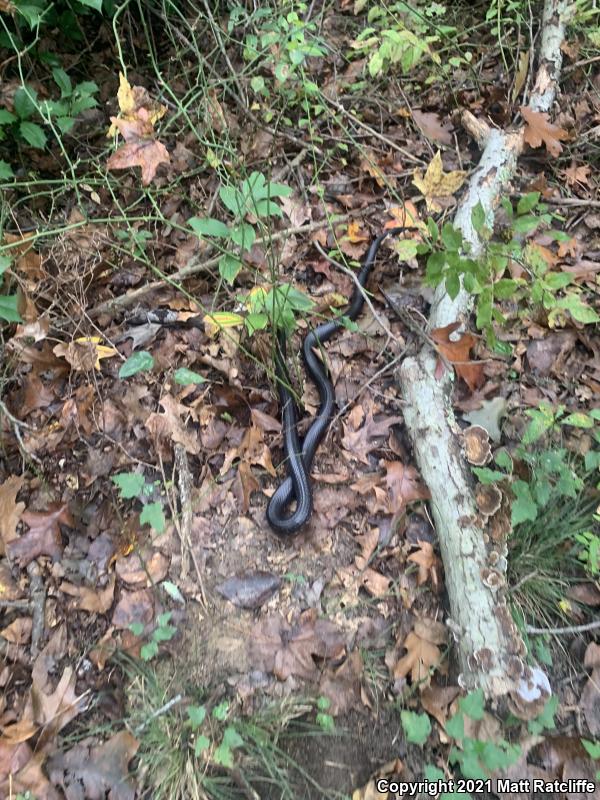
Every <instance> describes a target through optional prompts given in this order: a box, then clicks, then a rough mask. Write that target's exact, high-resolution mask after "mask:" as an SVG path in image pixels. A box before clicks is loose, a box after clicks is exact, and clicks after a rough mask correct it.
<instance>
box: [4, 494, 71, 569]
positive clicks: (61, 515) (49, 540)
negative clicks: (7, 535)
mask: <svg viewBox="0 0 600 800" xmlns="http://www.w3.org/2000/svg"><path fill="white" fill-rule="evenodd" d="M21 519H22V520H23V522H24V523H25V524H26V525H28V526H29V530H28V531H27V533H25V534H23V535H22V536H20V537H19V538H18V539H13V540H12V541H11V542H9V543H8V544H7V546H6V552H7V555H8V556H9V558H11V559H14V560H15V561H17V563H18V564H19V565H20V566H21V567H25V566H27V564H29V562H30V561H33V559H34V558H37V557H38V556H41V555H45V556H50V557H51V558H52V559H54V560H55V561H56V560H57V559H58V558H60V556H61V555H62V551H63V544H62V536H61V532H60V527H59V525H60V523H62V524H63V525H69V526H70V527H72V526H73V517H72V516H71V512H70V511H69V509H68V506H67V504H66V503H64V504H63V505H60V506H56V505H55V506H52V507H51V508H49V509H48V511H42V512H39V511H25V513H24V514H23V516H22V517H21Z"/></svg>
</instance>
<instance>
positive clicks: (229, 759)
mask: <svg viewBox="0 0 600 800" xmlns="http://www.w3.org/2000/svg"><path fill="white" fill-rule="evenodd" d="M213 761H214V762H215V764H219V765H220V766H221V767H225V768H226V769H231V768H232V767H233V753H232V752H231V750H230V749H229V748H228V747H227V746H226V745H225V744H224V743H223V742H221V744H220V745H219V746H218V747H217V749H216V750H215V752H214V753H213Z"/></svg>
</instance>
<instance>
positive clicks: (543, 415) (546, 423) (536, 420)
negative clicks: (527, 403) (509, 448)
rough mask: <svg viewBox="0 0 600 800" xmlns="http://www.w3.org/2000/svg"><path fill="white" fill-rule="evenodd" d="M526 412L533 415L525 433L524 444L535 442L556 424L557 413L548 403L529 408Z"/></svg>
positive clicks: (530, 415)
mask: <svg viewBox="0 0 600 800" xmlns="http://www.w3.org/2000/svg"><path fill="white" fill-rule="evenodd" d="M526 414H527V415H528V416H529V417H531V422H530V423H529V425H528V426H527V428H526V429H525V433H524V434H523V444H533V443H534V442H537V440H538V439H541V437H542V436H543V435H544V434H545V433H546V431H548V430H550V428H551V427H552V426H553V425H554V422H555V414H554V410H553V409H552V407H551V406H549V405H547V404H546V403H542V404H541V405H540V407H539V408H537V409H536V408H532V409H529V410H528V411H527V412H526Z"/></svg>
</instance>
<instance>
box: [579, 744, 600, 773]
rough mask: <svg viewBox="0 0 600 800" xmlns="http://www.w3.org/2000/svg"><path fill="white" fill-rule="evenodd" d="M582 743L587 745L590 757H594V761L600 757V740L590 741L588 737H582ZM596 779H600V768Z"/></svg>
mask: <svg viewBox="0 0 600 800" xmlns="http://www.w3.org/2000/svg"><path fill="white" fill-rule="evenodd" d="M581 744H582V745H583V746H584V747H585V749H586V751H587V752H588V754H589V756H590V758H593V759H594V761H598V760H599V759H600V742H590V741H589V740H588V739H582V740H581ZM596 780H597V781H600V769H599V770H598V771H597V772H596Z"/></svg>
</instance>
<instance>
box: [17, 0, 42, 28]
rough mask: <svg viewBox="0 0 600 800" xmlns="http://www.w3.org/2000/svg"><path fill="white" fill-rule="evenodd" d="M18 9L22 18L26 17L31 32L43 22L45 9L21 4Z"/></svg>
mask: <svg viewBox="0 0 600 800" xmlns="http://www.w3.org/2000/svg"><path fill="white" fill-rule="evenodd" d="M16 9H17V12H18V13H19V14H21V16H22V17H25V19H26V20H27V24H28V25H29V29H30V30H33V29H34V28H36V27H37V26H38V24H39V23H40V22H41V20H42V10H43V9H41V8H40V7H39V6H32V5H21V4H19V5H18V6H17V7H16Z"/></svg>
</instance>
